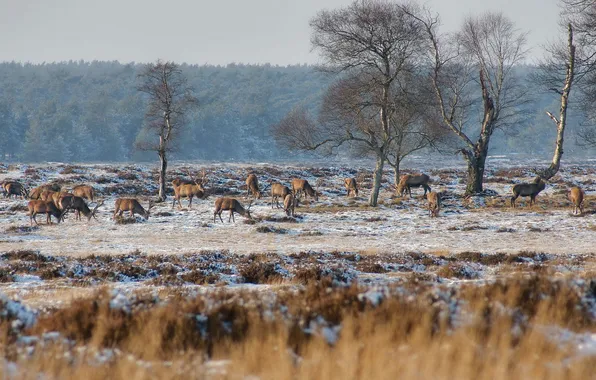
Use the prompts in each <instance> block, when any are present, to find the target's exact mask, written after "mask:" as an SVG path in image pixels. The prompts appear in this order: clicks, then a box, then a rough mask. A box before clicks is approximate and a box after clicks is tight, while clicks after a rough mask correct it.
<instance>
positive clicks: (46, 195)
mask: <svg viewBox="0 0 596 380" xmlns="http://www.w3.org/2000/svg"><path fill="white" fill-rule="evenodd" d="M54 194H60V192H58V191H53V190H44V191H42V192H41V194H40V195H39V200H41V201H45V202H47V201H51V200H53V197H54Z"/></svg>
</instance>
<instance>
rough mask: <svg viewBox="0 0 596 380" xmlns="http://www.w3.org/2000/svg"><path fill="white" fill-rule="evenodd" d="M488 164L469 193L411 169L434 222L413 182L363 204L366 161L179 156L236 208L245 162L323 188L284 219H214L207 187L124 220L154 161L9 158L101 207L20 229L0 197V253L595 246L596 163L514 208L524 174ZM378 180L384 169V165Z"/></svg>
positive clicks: (440, 176) (265, 206) (456, 175)
mask: <svg viewBox="0 0 596 380" xmlns="http://www.w3.org/2000/svg"><path fill="white" fill-rule="evenodd" d="M538 164H539V163H535V164H534V166H537V165H538ZM499 165H501V166H500V167H498V168H495V169H493V170H492V171H491V172H489V175H488V176H487V182H486V188H487V189H490V190H493V191H495V192H496V193H497V195H496V196H492V197H474V198H472V199H463V198H462V197H461V194H462V193H463V185H462V184H461V182H462V178H463V176H464V174H465V172H464V171H463V170H462V169H461V168H457V167H456V168H442V169H429V168H424V167H423V168H421V169H422V170H425V171H426V172H427V173H429V174H431V178H432V180H433V183H432V184H431V185H432V187H433V189H434V190H438V191H442V192H444V194H445V201H444V204H443V209H442V210H441V215H440V217H439V218H436V219H431V218H429V217H428V215H427V211H426V210H425V209H424V207H425V204H426V201H425V200H424V199H423V197H422V191H421V190H420V189H414V190H413V192H414V194H415V196H414V198H412V199H409V198H407V197H406V198H404V199H401V198H397V197H395V196H394V194H393V187H392V186H391V183H390V182H387V183H385V184H384V188H383V191H382V193H381V198H380V199H381V202H382V203H383V204H382V205H381V206H380V207H378V208H376V209H373V208H368V207H367V206H366V204H367V199H366V197H368V194H369V189H368V187H369V186H368V185H369V184H370V173H369V172H368V171H367V170H366V168H358V169H352V168H346V167H331V168H324V167H298V166H274V165H268V164H259V165H239V164H234V165H230V164H227V165H226V164H221V165H218V164H211V165H206V166H205V165H190V168H191V169H192V171H193V172H194V173H198V171H199V169H202V168H205V169H206V170H207V172H208V173H209V178H210V185H212V186H213V187H214V188H215V191H216V192H218V193H221V194H231V195H233V196H237V197H239V199H240V200H241V201H242V202H243V203H244V204H245V205H246V204H247V203H248V200H247V199H246V198H245V196H244V194H243V192H244V186H245V185H244V181H243V180H244V178H245V176H246V174H247V173H249V172H250V171H252V170H254V171H256V172H257V174H258V175H259V179H260V182H261V186H262V187H263V185H265V187H266V186H267V185H266V183H267V181H269V180H271V179H274V180H280V181H282V182H284V183H286V184H288V185H289V180H290V179H291V178H293V177H303V178H307V179H309V180H310V182H311V183H314V184H317V186H316V188H317V190H318V191H320V192H322V194H323V196H321V197H320V199H319V202H309V201H307V202H305V203H303V204H302V205H301V207H299V208H298V210H297V214H298V216H299V217H298V218H296V220H295V221H294V220H292V221H291V223H289V222H285V219H284V218H283V216H284V213H283V210H281V209H272V208H271V207H270V206H269V201H270V198H269V197H266V198H262V199H260V200H258V201H257V202H256V203H254V204H253V205H252V207H251V213H252V215H253V216H254V217H255V218H256V219H257V220H258V222H257V223H256V224H245V220H244V218H243V217H241V216H238V215H236V223H228V221H227V219H228V218H227V214H228V213H227V212H224V214H223V215H222V217H223V218H224V223H221V222H220V221H219V219H218V220H217V221H216V222H213V202H214V200H215V198H216V195H211V196H210V197H209V198H207V199H205V200H196V199H195V201H194V202H193V203H194V204H193V208H192V209H191V210H189V209H188V208H187V204H188V201H187V200H183V201H182V204H183V209H182V210H179V209H178V208H177V207H176V208H174V209H172V207H171V201H168V202H166V203H163V204H158V205H156V206H155V207H154V208H153V210H152V215H153V216H152V217H151V218H150V219H149V220H148V221H142V220H141V218H137V220H138V223H135V224H127V225H117V224H115V223H114V221H113V219H112V212H113V204H114V200H115V198H116V197H118V196H125V195H126V196H138V197H139V198H142V199H145V201H144V202H142V203H143V204H144V205H146V204H147V201H146V199H148V197H149V195H150V194H152V193H153V191H154V189H155V183H154V180H153V177H155V173H154V168H153V166H145V165H132V166H126V165H122V166H118V165H84V166H80V165H77V166H76V167H73V169H71V170H65V168H69V166H67V165H61V164H55V165H46V166H42V167H37V166H35V165H34V166H25V165H22V166H15V167H11V168H7V169H9V170H6V172H4V173H2V174H0V179H2V178H12V179H19V180H25V181H26V182H27V183H28V184H29V185H30V186H34V185H38V184H41V183H45V182H48V181H55V180H58V181H61V182H63V183H64V185H65V186H66V187H68V186H69V185H72V184H76V183H89V184H93V186H95V187H96V188H97V189H98V190H102V191H103V194H101V195H100V197H101V198H102V199H104V200H105V204H104V206H102V207H100V208H99V210H98V216H97V220H91V221H90V222H87V221H84V222H77V221H75V220H74V218H73V217H72V216H70V217H69V218H68V219H67V220H66V222H65V223H63V224H61V225H52V226H46V225H40V227H39V228H36V229H34V230H32V231H28V230H27V229H23V228H20V227H25V226H28V225H29V218H28V216H27V215H26V211H24V210H25V206H26V203H27V201H24V200H6V199H0V226H1V228H2V229H3V230H4V231H6V233H5V234H3V236H2V237H0V251H10V250H16V249H32V250H37V251H39V252H41V253H44V254H49V255H65V256H86V255H90V254H118V253H126V252H130V251H134V250H140V251H141V252H143V253H147V254H179V253H193V252H197V251H200V250H222V249H225V250H229V251H230V252H232V253H238V254H247V253H262V252H275V253H292V252H294V253H297V252H301V251H309V250H312V251H329V250H339V251H350V252H359V253H389V252H406V251H417V252H423V253H428V252H442V251H444V252H447V253H453V252H462V251H469V250H477V251H482V252H487V253H491V252H492V253H494V252H505V253H508V252H517V251H520V250H532V251H540V252H546V253H558V254H560V253H591V252H593V251H594V248H593V247H594V243H596V238H595V229H596V221H595V217H594V214H593V213H592V212H593V211H592V210H593V209H592V207H593V206H592V204H591V200H592V199H593V196H592V194H594V191H595V190H596V189H595V185H594V184H593V180H592V178H593V176H594V172H595V168H596V163H592V164H588V165H583V166H581V167H579V166H577V165H570V166H568V168H567V169H564V170H563V171H562V173H561V174H560V175H558V176H557V177H555V181H554V182H553V183H552V184H549V185H548V186H547V189H546V190H545V191H544V192H543V193H541V194H540V195H539V196H538V204H537V206H535V207H533V208H528V207H525V204H526V200H522V201H521V202H519V200H518V202H519V203H520V204H521V205H522V206H523V207H520V208H518V209H516V210H512V209H510V208H509V207H507V202H508V199H509V197H510V191H511V187H512V185H513V183H517V182H521V181H524V180H526V181H529V180H531V178H532V174H531V172H530V171H529V170H525V169H519V168H515V167H511V166H509V165H507V163H505V162H503V163H499ZM182 166H184V167H185V168H186V167H188V165H174V166H173V168H172V169H173V173H174V175H177V176H183V177H184V173H185V170H180V168H181V167H182ZM11 169H12V170H11ZM61 172H65V173H68V174H60V173H61ZM501 172H502V173H501ZM26 173H28V174H26ZM31 174H33V175H31ZM500 174H501V175H500ZM503 175H507V177H503ZM347 176H359V177H360V179H363V180H364V183H363V185H362V190H361V193H360V197H359V198H356V199H354V198H346V197H345V190H344V189H343V188H342V186H343V181H342V179H343V178H344V177H347ZM31 177H38V179H30V178H31ZM387 177H388V178H390V173H388V176H387ZM127 178H132V179H127ZM495 181H496V182H495ZM94 182H95V183H94ZM97 182H101V183H99V184H98V183H97ZM571 183H575V184H580V185H582V187H583V188H584V189H585V190H586V192H587V194H588V201H587V202H586V206H587V207H586V211H587V213H586V215H585V216H583V217H573V216H572V215H571V213H570V208H569V207H568V203H567V201H566V198H565V190H566V188H567V187H568V186H569V184H571ZM170 199H171V198H170ZM485 205H488V206H489V207H484V206H485ZM38 219H39V220H40V221H43V220H44V219H45V218H44V217H43V216H40V217H38ZM268 220H269V221H268ZM276 220H279V221H276ZM263 226H267V227H270V228H272V229H273V230H274V231H275V232H273V233H260V232H257V231H258V230H263V228H262V227H263ZM276 232H277V233H276Z"/></svg>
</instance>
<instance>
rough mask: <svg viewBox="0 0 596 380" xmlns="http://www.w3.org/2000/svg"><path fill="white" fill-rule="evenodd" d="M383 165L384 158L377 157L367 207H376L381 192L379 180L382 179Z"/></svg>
mask: <svg viewBox="0 0 596 380" xmlns="http://www.w3.org/2000/svg"><path fill="white" fill-rule="evenodd" d="M384 165H385V158H384V157H383V156H382V155H381V156H378V157H377V166H376V168H375V174H374V178H373V188H372V191H371V193H370V198H369V200H368V204H369V206H372V207H377V204H378V201H379V191H380V190H381V180H382V178H383V166H384Z"/></svg>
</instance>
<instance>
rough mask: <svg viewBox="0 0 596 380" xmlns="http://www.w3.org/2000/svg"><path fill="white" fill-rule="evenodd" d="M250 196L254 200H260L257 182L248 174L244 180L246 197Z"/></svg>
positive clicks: (255, 178)
mask: <svg viewBox="0 0 596 380" xmlns="http://www.w3.org/2000/svg"><path fill="white" fill-rule="evenodd" d="M251 194H252V196H253V197H254V198H256V199H261V191H260V190H259V180H258V179H257V176H256V175H255V174H252V173H251V174H249V175H248V177H247V178H246V195H247V196H250V195H251Z"/></svg>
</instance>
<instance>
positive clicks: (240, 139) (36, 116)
mask: <svg viewBox="0 0 596 380" xmlns="http://www.w3.org/2000/svg"><path fill="white" fill-rule="evenodd" d="M181 67H182V70H183V72H184V74H185V75H186V77H187V78H188V80H189V82H190V84H191V85H192V86H193V87H194V89H195V93H196V95H197V97H198V99H199V107H198V109H197V111H195V112H194V113H192V114H191V115H189V124H188V127H187V128H186V129H185V130H184V131H183V132H182V133H181V135H180V136H179V140H178V142H179V143H178V144H177V146H178V149H177V150H176V151H175V152H173V153H172V158H174V159H214V160H250V159H263V160H266V159H272V158H276V157H286V158H292V157H288V155H287V153H286V152H285V151H283V150H281V149H279V148H278V147H277V146H276V144H275V141H274V140H273V138H272V136H271V135H270V129H269V126H270V125H271V124H273V123H276V122H278V121H279V120H280V119H281V118H282V117H283V116H285V115H286V114H287V113H288V112H289V111H290V110H291V109H292V108H293V107H294V106H295V105H298V104H302V105H304V104H306V105H307V106H308V107H311V108H316V107H317V105H318V104H319V101H320V98H321V95H322V93H323V91H324V90H325V89H326V88H327V86H328V84H329V83H330V82H331V81H332V80H333V78H332V77H331V76H329V75H328V74H324V73H321V72H319V71H317V70H316V69H315V68H314V67H312V66H305V65H296V66H287V67H279V66H271V65H242V64H230V65H227V66H225V67H223V66H196V65H182V66H181ZM141 68H142V65H141V64H135V63H130V64H122V63H119V62H98V61H94V62H82V61H79V62H74V61H70V62H62V63H51V64H41V65H33V64H20V63H0V160H21V161H36V162H44V161H129V160H153V159H154V158H155V157H154V156H155V153H153V152H143V151H140V150H137V149H135V141H137V140H139V139H143V138H145V137H146V136H144V134H145V133H146V132H145V130H144V129H143V122H144V113H145V99H144V98H143V95H142V94H140V93H139V92H138V91H137V89H136V87H137V74H138V73H139V71H140V70H141ZM532 70H534V69H533V67H531V66H528V67H525V68H523V71H524V72H525V73H526V75H529V74H530V73H531V72H532ZM528 83H529V84H528V85H529V86H531V84H530V82H528ZM533 94H534V95H533V99H532V104H531V106H530V107H528V105H525V108H526V109H528V110H529V111H528V112H529V115H528V118H527V120H528V121H527V122H526V123H524V124H523V125H519V126H516V128H515V129H514V130H512V131H510V132H509V133H499V134H497V135H495V137H494V140H495V141H494V143H493V145H492V148H491V153H493V154H496V153H508V152H522V153H532V154H542V153H544V154H551V153H552V144H553V141H554V135H555V131H554V128H553V127H552V124H551V122H550V120H548V117H547V116H546V115H545V113H544V111H545V110H546V109H550V110H553V111H556V110H557V109H558V105H557V99H556V98H553V97H552V96H551V95H548V94H540V93H538V92H533ZM576 127H577V122H574V119H573V117H572V118H571V123H570V127H569V129H570V133H569V135H568V136H570V137H569V138H568V142H567V150H566V153H570V154H573V153H582V152H584V153H585V151H586V150H585V149H583V148H578V147H577V146H576V145H575V139H574V138H573V130H574V129H575V128H576ZM149 137H150V136H149Z"/></svg>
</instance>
